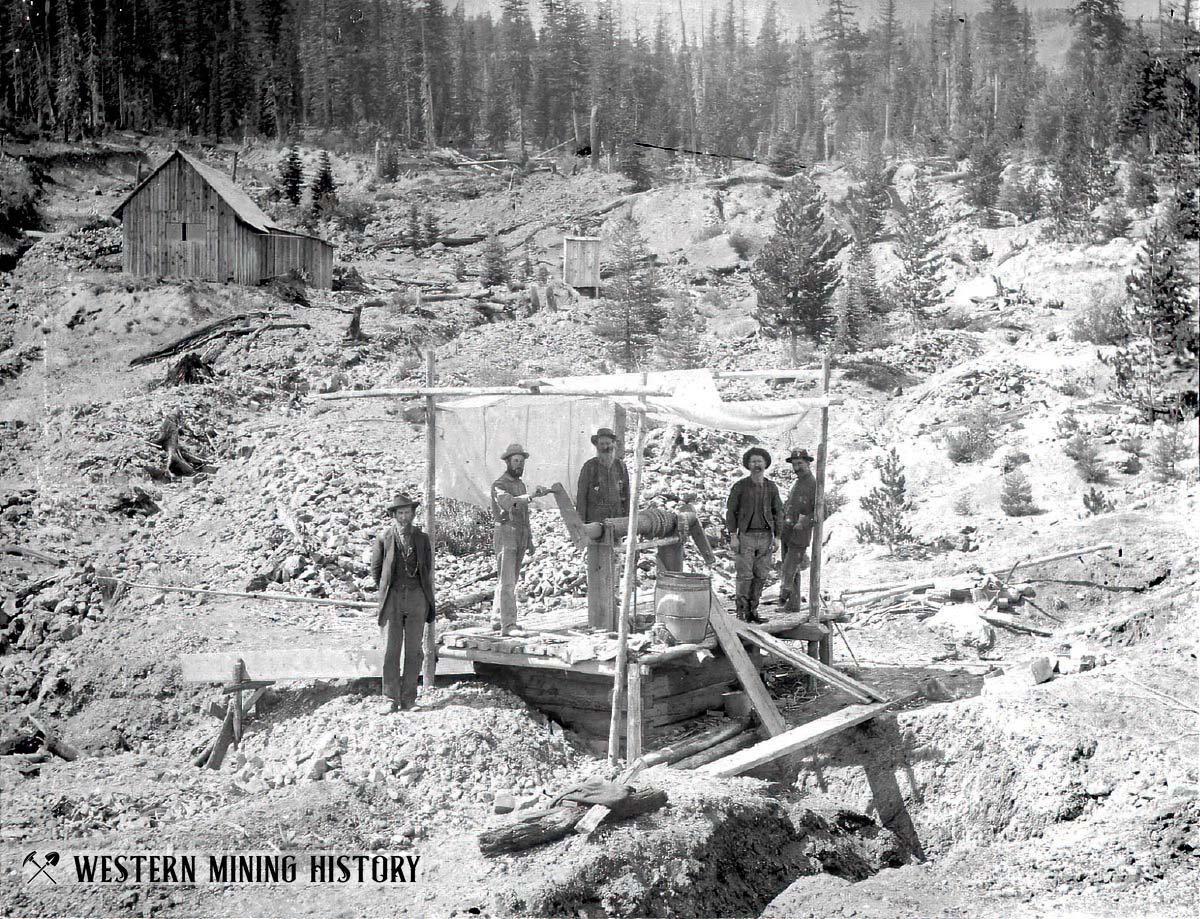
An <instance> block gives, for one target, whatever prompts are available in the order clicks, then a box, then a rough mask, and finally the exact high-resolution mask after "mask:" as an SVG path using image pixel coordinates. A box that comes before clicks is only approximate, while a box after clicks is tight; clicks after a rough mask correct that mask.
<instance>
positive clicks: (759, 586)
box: [725, 447, 783, 622]
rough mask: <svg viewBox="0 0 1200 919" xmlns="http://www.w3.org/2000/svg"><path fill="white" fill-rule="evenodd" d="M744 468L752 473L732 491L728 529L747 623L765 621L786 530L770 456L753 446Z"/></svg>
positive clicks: (739, 612) (727, 508)
mask: <svg viewBox="0 0 1200 919" xmlns="http://www.w3.org/2000/svg"><path fill="white" fill-rule="evenodd" d="M742 465H743V466H744V467H745V468H746V469H748V470H750V474H749V475H748V476H746V477H745V478H741V479H738V480H737V481H736V482H734V483H733V488H731V489H730V490H729V500H728V501H727V502H726V504H725V528H726V529H727V530H728V531H729V546H730V548H731V549H733V555H734V570H735V572H736V574H737V599H736V602H737V616H738V618H739V619H744V620H745V621H747V622H762V621H763V620H762V619H761V618H760V617H759V615H758V603H759V599H760V597H761V596H762V592H763V588H764V587H765V586H766V582H767V578H768V577H769V576H770V574H771V566H772V561H773V559H774V557H775V546H776V540H777V539H778V538H779V534H780V531H781V530H782V528H783V501H782V500H781V499H780V497H779V488H778V487H777V486H776V485H775V483H774V482H772V481H771V480H770V479H768V478H767V477H766V472H767V469H768V468H769V467H770V465H771V454H770V453H768V452H767V451H766V450H764V449H763V448H762V447H751V448H750V449H749V450H747V451H746V452H745V453H744V454H742Z"/></svg>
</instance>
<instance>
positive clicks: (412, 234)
mask: <svg viewBox="0 0 1200 919" xmlns="http://www.w3.org/2000/svg"><path fill="white" fill-rule="evenodd" d="M406 235H407V236H408V244H409V245H410V246H412V247H413V248H414V249H421V248H423V247H424V245H425V237H424V235H423V233H422V231H421V211H420V209H419V208H418V207H417V206H416V205H415V204H414V205H412V207H410V208H409V209H408V226H407V227H406Z"/></svg>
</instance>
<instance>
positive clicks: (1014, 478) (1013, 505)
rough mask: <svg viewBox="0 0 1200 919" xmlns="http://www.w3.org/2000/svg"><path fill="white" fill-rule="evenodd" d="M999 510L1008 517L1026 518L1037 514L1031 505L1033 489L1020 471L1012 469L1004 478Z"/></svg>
mask: <svg viewBox="0 0 1200 919" xmlns="http://www.w3.org/2000/svg"><path fill="white" fill-rule="evenodd" d="M1000 508H1001V510H1003V511H1004V513H1005V514H1007V515H1008V516H1009V517H1028V516H1030V515H1031V514H1036V513H1037V508H1036V507H1035V506H1034V503H1033V487H1032V486H1031V485H1030V484H1029V479H1028V477H1027V476H1026V475H1025V473H1024V472H1022V471H1021V470H1020V469H1014V470H1012V471H1011V472H1009V473H1008V474H1007V475H1005V476H1004V488H1003V490H1002V491H1001V492H1000Z"/></svg>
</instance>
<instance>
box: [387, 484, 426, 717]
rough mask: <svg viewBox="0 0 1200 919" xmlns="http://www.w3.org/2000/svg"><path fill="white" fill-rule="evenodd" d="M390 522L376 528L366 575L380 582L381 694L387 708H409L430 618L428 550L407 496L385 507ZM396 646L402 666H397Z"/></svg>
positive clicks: (412, 501)
mask: <svg viewBox="0 0 1200 919" xmlns="http://www.w3.org/2000/svg"><path fill="white" fill-rule="evenodd" d="M388 513H389V514H391V515H392V523H391V525H390V526H388V527H385V528H384V529H382V530H380V531H379V533H378V535H377V536H376V537H375V544H374V546H373V547H372V550H371V574H372V576H373V577H374V579H375V583H376V584H377V585H378V586H379V626H380V628H381V629H382V630H383V639H384V652H383V694H384V695H385V696H387V697H388V698H389V699H391V700H392V711H393V712H394V711H397V710H398V709H409V708H412V707H413V706H414V705H415V704H416V701H417V677H418V676H419V675H420V673H421V657H422V646H421V638H422V635H423V633H424V631H425V624H426V623H427V622H433V619H434V616H435V611H436V609H437V607H436V605H435V604H434V600H433V577H432V575H431V572H432V571H433V548H432V546H430V544H429V537H428V536H426V535H425V534H424V533H422V532H421V531H420V530H418V529H417V528H416V527H414V526H413V518H414V517H415V516H416V513H417V502H416V501H414V500H413V499H412V498H410V497H409V496H408V495H406V494H400V495H397V496H396V499H395V500H394V501H393V502H392V503H391V504H390V505H388ZM401 648H403V651H404V669H403V673H402V672H401V668H400V654H401Z"/></svg>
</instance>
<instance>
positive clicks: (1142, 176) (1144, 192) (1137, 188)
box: [1125, 160, 1158, 214]
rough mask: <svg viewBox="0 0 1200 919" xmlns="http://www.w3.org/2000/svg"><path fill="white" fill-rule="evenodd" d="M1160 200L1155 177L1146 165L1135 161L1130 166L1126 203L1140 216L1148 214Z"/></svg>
mask: <svg viewBox="0 0 1200 919" xmlns="http://www.w3.org/2000/svg"><path fill="white" fill-rule="evenodd" d="M1157 200H1158V189H1157V188H1156V187H1155V185H1154V176H1153V175H1152V174H1151V172H1150V170H1149V169H1147V168H1146V166H1145V164H1143V163H1142V162H1140V161H1139V160H1133V161H1132V162H1130V164H1129V180H1128V188H1127V189H1126V191H1125V203H1126V205H1128V206H1129V207H1131V208H1133V209H1134V210H1135V211H1137V212H1138V213H1140V214H1144V213H1146V211H1147V210H1148V209H1149V208H1150V206H1151V205H1152V204H1154V202H1156V201H1157Z"/></svg>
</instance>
